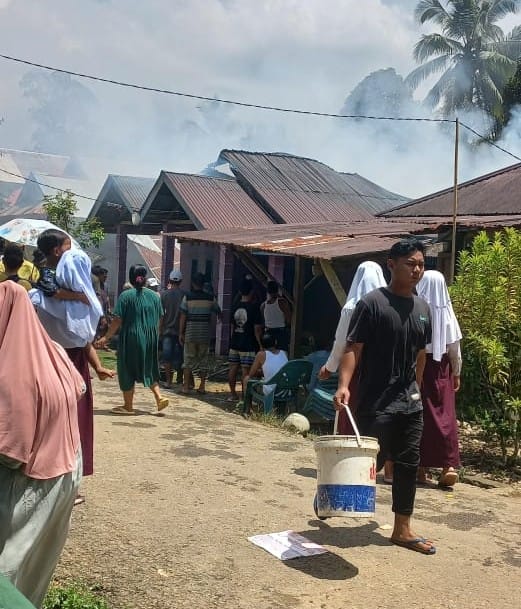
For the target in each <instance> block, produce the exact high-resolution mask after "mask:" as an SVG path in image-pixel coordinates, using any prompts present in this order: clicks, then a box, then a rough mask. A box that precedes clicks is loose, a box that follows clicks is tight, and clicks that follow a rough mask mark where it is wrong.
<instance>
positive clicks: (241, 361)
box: [228, 279, 262, 402]
mask: <svg viewBox="0 0 521 609" xmlns="http://www.w3.org/2000/svg"><path fill="white" fill-rule="evenodd" d="M240 294H241V298H240V300H239V302H238V303H237V304H235V305H234V307H233V309H232V315H231V339H230V351H229V353H228V362H229V364H230V368H229V371H228V382H229V384H230V392H231V395H230V398H229V399H230V401H233V402H236V401H237V400H238V399H239V396H238V395H237V392H236V390H235V386H236V384H237V373H238V372H239V367H240V368H241V375H242V376H241V378H242V395H243V396H244V391H245V389H246V386H245V385H244V379H245V378H246V377H247V376H248V374H249V373H250V367H251V365H252V364H253V360H254V359H255V354H256V353H257V351H258V350H259V349H261V348H262V347H261V336H262V318H261V314H260V307H259V305H258V304H256V303H255V302H253V283H252V282H251V281H250V280H249V279H243V280H242V282H241V287H240Z"/></svg>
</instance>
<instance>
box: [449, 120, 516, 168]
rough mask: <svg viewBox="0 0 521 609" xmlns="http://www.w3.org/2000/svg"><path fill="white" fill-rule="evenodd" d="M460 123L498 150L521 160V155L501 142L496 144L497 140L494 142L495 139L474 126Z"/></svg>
mask: <svg viewBox="0 0 521 609" xmlns="http://www.w3.org/2000/svg"><path fill="white" fill-rule="evenodd" d="M460 125H461V126H462V127H465V129H468V130H469V131H470V132H472V133H473V134H474V135H477V136H478V137H479V138H481V139H482V140H483V141H485V142H487V144H490V145H491V146H494V147H495V148H497V149H498V150H501V152H504V153H505V154H508V155H509V156H511V157H512V158H514V159H516V160H517V161H521V157H518V156H517V155H515V154H514V153H513V152H510V151H509V150H507V149H506V148H503V147H502V146H500V145H499V144H496V142H494V140H493V139H492V138H490V137H488V136H487V135H482V134H481V133H478V132H477V131H476V130H475V129H472V127H469V126H468V125H465V123H462V122H460Z"/></svg>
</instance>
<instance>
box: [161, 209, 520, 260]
mask: <svg viewBox="0 0 521 609" xmlns="http://www.w3.org/2000/svg"><path fill="white" fill-rule="evenodd" d="M458 223H459V227H460V228H472V229H479V228H490V229H495V228H500V227H502V226H521V215H518V216H508V217H506V218H502V217H499V216H488V217H482V218H476V217H475V216H471V217H461V218H459V220H458ZM450 224H451V220H449V219H447V218H445V217H437V218H434V217H431V218H425V219H407V220H398V219H396V220H391V219H389V220H383V219H374V218H373V219H372V220H371V221H370V222H347V223H341V222H327V223H319V224H313V225H309V224H293V225H292V224H277V225H271V226H256V227H244V228H241V229H230V230H221V231H209V230H206V231H190V232H185V233H182V232H176V233H172V234H173V235H175V236H176V237H177V238H178V239H180V240H181V241H203V242H208V243H215V244H223V245H232V246H235V247H238V248H243V249H248V250H253V251H256V250H260V251H266V252H271V253H275V254H281V253H284V254H290V255H295V256H304V257H308V258H324V259H327V260H332V259H335V258H345V257H349V256H357V255H362V254H370V253H376V252H382V251H387V250H388V249H390V247H391V245H392V244H393V243H395V242H396V241H397V240H398V239H400V238H403V237H406V236H408V235H413V234H422V233H423V234H433V233H437V232H438V231H439V230H441V229H445V228H446V227H447V226H448V225H450Z"/></svg>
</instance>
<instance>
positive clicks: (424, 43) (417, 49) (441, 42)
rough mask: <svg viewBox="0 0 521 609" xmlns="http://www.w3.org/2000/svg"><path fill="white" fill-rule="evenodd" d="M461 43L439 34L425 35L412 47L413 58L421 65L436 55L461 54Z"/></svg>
mask: <svg viewBox="0 0 521 609" xmlns="http://www.w3.org/2000/svg"><path fill="white" fill-rule="evenodd" d="M462 52H463V47H462V45H461V43H459V42H458V41H457V40H453V39H452V38H447V37H446V36H442V35H441V34H425V35H423V36H422V37H421V38H420V40H419V41H418V42H417V43H416V45H415V46H414V51H413V57H414V59H415V60H416V61H417V62H418V63H422V62H423V61H425V60H426V59H429V58H431V57H433V56H437V55H456V54H457V53H462Z"/></svg>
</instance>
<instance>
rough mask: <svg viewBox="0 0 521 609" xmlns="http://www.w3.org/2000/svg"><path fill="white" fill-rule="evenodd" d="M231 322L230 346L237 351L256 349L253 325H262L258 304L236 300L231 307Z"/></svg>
mask: <svg viewBox="0 0 521 609" xmlns="http://www.w3.org/2000/svg"><path fill="white" fill-rule="evenodd" d="M232 323H233V334H232V339H231V341H230V347H231V348H232V349H236V350H237V351H257V348H258V344H257V339H256V338H255V326H260V325H262V318H261V314H260V307H259V305H258V304H257V303H255V302H238V303H237V304H236V305H235V306H234V307H233V309H232Z"/></svg>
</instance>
